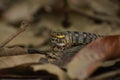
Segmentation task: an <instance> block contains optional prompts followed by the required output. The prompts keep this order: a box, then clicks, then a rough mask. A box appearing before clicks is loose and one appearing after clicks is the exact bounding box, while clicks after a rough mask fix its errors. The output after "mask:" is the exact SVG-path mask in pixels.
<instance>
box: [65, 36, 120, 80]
mask: <svg viewBox="0 0 120 80" xmlns="http://www.w3.org/2000/svg"><path fill="white" fill-rule="evenodd" d="M119 57H120V35H114V36H106V37H104V38H99V39H97V40H95V41H93V42H91V43H90V44H88V45H87V46H86V47H84V48H83V49H82V50H81V51H79V52H78V53H77V54H76V55H75V56H74V58H73V59H72V60H71V62H70V63H68V65H67V70H68V75H69V76H70V77H71V78H72V79H79V80H80V79H86V78H88V77H89V76H90V75H91V74H92V73H93V72H94V71H95V70H96V69H97V68H98V67H99V66H100V65H101V63H102V62H104V61H107V60H110V59H117V58H119Z"/></svg>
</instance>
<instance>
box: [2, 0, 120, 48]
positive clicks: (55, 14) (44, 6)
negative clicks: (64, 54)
mask: <svg viewBox="0 0 120 80" xmlns="http://www.w3.org/2000/svg"><path fill="white" fill-rule="evenodd" d="M23 20H27V21H29V22H30V23H31V24H32V25H31V26H30V27H29V28H27V30H26V31H25V32H23V33H22V34H20V35H19V36H17V37H16V38H15V39H14V40H12V42H10V43H9V44H8V46H13V45H23V46H27V47H40V46H41V45H43V44H44V43H45V41H46V37H48V33H49V32H51V31H68V30H69V31H81V32H92V33H96V34H102V35H114V34H119V33H120V1H119V0H0V42H2V41H4V40H5V39H6V38H7V37H8V36H10V34H12V33H14V32H15V31H16V30H17V29H18V28H19V25H20V23H21V21H23Z"/></svg>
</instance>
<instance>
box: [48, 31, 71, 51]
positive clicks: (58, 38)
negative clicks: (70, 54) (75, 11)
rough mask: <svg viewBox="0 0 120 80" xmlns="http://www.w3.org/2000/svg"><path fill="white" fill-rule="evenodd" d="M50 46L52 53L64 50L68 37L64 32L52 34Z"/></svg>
mask: <svg viewBox="0 0 120 80" xmlns="http://www.w3.org/2000/svg"><path fill="white" fill-rule="evenodd" d="M50 36H51V44H52V49H53V50H54V51H61V50H64V49H65V48H66V47H67V46H68V39H69V38H68V36H67V35H66V33H65V32H52V33H51V34H50Z"/></svg>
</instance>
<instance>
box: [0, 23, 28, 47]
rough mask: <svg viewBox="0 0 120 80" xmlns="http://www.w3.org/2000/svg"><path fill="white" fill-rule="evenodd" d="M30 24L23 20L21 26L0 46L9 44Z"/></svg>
mask: <svg viewBox="0 0 120 80" xmlns="http://www.w3.org/2000/svg"><path fill="white" fill-rule="evenodd" d="M27 26H28V24H27V23H26V22H22V23H21V26H20V28H19V29H18V30H17V31H16V32H15V33H13V34H12V35H11V36H10V37H8V38H7V39H6V40H5V41H3V42H2V43H1V44H0V48H2V47H4V46H5V45H7V44H8V43H9V42H10V41H12V40H13V39H14V38H15V37H16V36H18V35H19V34H20V33H21V32H24V31H25V30H26V27H27Z"/></svg>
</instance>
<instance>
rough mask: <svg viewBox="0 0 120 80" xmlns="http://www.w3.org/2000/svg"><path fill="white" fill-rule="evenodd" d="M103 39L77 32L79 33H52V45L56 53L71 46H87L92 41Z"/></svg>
mask: <svg viewBox="0 0 120 80" xmlns="http://www.w3.org/2000/svg"><path fill="white" fill-rule="evenodd" d="M100 37H103V36H102V35H97V34H94V33H90V32H77V31H63V32H52V33H51V43H52V45H53V46H52V49H53V50H54V51H56V50H57V51H58V50H64V49H66V48H68V47H70V46H75V45H86V44H88V43H90V42H91V41H93V40H95V39H97V38H100Z"/></svg>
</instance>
